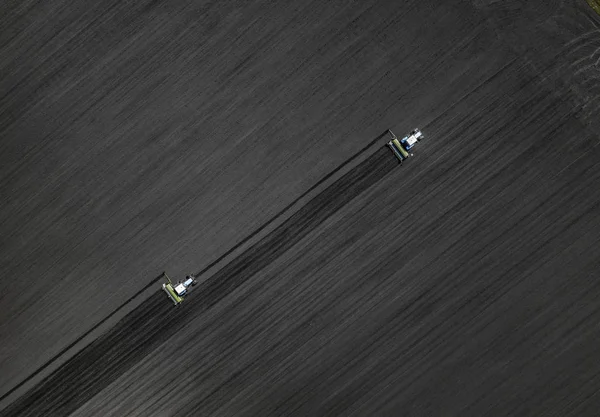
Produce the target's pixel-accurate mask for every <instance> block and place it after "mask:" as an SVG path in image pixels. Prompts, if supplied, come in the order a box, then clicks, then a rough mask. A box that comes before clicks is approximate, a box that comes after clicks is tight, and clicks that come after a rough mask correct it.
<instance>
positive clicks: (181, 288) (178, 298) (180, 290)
mask: <svg viewBox="0 0 600 417" xmlns="http://www.w3.org/2000/svg"><path fill="white" fill-rule="evenodd" d="M163 275H164V276H165V278H166V279H167V281H168V282H166V283H164V284H163V285H162V288H163V291H164V292H166V293H167V295H168V296H169V298H170V299H171V301H173V303H174V304H175V305H179V304H181V302H182V301H183V296H184V295H186V294H187V293H188V292H189V290H188V288H190V287H193V286H194V285H196V283H197V281H196V277H195V276H194V275H191V274H190V275H188V276H187V277H185V281H183V282H181V281H179V282H178V283H177V284H173V283H172V282H171V278H169V276H168V275H167V273H166V272H163Z"/></svg>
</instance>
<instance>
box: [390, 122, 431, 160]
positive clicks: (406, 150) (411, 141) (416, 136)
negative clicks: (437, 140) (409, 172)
mask: <svg viewBox="0 0 600 417" xmlns="http://www.w3.org/2000/svg"><path fill="white" fill-rule="evenodd" d="M388 133H389V135H390V136H391V138H392V139H391V140H390V141H389V142H388V143H387V145H388V146H389V147H390V149H391V150H392V152H394V155H396V158H398V160H399V161H400V164H402V161H404V160H405V159H407V158H408V157H409V156H413V154H412V153H410V150H411V149H412V148H413V147H414V146H415V145H416V144H417V142H419V141H420V140H421V139H423V137H424V136H423V133H421V131H420V130H419V129H415V130H413V131H412V132H410V133H409V134H408V135H407V136H404V137H403V138H402V139H400V140H398V138H397V137H396V135H394V132H392V131H391V130H389V129H388Z"/></svg>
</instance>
